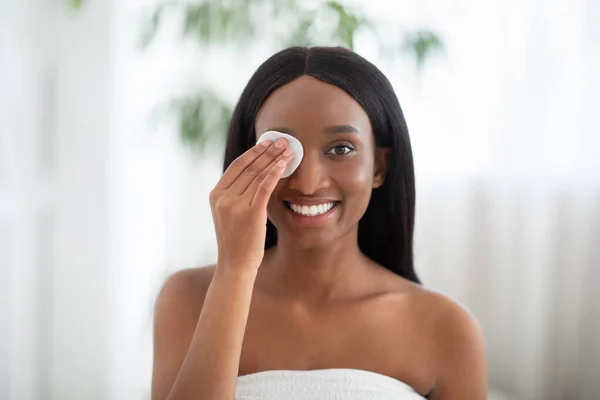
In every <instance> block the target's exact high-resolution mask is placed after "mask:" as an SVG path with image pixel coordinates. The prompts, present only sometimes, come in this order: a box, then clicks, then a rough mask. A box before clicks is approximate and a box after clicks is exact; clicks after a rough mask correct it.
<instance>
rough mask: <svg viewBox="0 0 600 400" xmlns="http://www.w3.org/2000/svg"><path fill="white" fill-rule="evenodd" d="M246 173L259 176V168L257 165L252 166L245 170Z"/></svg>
mask: <svg viewBox="0 0 600 400" xmlns="http://www.w3.org/2000/svg"><path fill="white" fill-rule="evenodd" d="M244 173H245V174H248V175H252V176H254V175H257V174H258V168H257V167H256V165H254V164H251V165H249V166H248V167H247V168H246V169H245V170H244Z"/></svg>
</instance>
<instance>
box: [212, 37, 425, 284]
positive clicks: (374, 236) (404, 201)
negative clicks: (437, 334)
mask: <svg viewBox="0 0 600 400" xmlns="http://www.w3.org/2000/svg"><path fill="white" fill-rule="evenodd" d="M303 75H309V76H312V77H314V78H316V79H318V80H320V81H322V82H325V83H328V84H331V85H335V86H337V87H339V88H341V89H342V90H344V91H345V92H346V93H348V94H349V95H350V96H352V97H353V98H354V99H355V100H356V101H357V102H358V103H359V104H360V105H361V106H362V108H363V109H364V110H365V112H366V113H367V115H368V117H369V119H370V122H371V127H372V130H373V134H374V136H375V144H376V146H377V147H386V148H389V161H388V168H387V173H386V177H385V180H384V183H383V185H382V186H380V187H379V188H377V189H374V190H373V192H372V195H371V199H370V201H369V205H368V207H367V210H366V212H365V214H364V215H363V217H362V218H361V220H360V222H359V226H358V245H359V248H360V249H361V251H362V252H363V253H364V254H365V255H366V256H368V257H369V258H371V259H372V260H373V261H375V262H377V263H378V264H380V265H382V266H384V267H385V268H387V269H389V270H390V271H392V272H395V273H396V274H398V275H400V276H402V277H404V278H406V279H409V280H411V281H413V282H416V283H420V280H419V278H418V277H417V274H416V272H415V270H414V265H413V232H414V220H415V177H414V166H413V156H412V148H411V145H410V138H409V136H408V128H407V126H406V121H405V120H404V115H403V113H402V109H401V107H400V104H399V102H398V99H397V97H396V94H395V93H394V90H393V88H392V85H391V84H390V82H389V81H388V79H387V78H386V77H385V75H383V73H381V71H379V69H377V67H375V66H374V65H373V64H371V63H370V62H369V61H367V60H365V59H364V58H362V57H361V56H359V55H358V54H356V53H354V52H352V51H350V50H347V49H344V48H341V47H291V48H288V49H285V50H282V51H280V52H278V53H277V54H275V55H273V56H272V57H270V58H269V59H268V60H267V61H265V62H264V63H263V64H262V65H261V66H260V67H259V68H258V70H257V71H256V72H255V73H254V75H253V76H252V77H251V78H250V81H249V82H248V85H247V86H246V88H245V89H244V91H243V92H242V95H241V97H240V99H239V101H238V103H237V106H236V108H235V110H234V113H233V116H232V119H231V123H230V125H229V132H228V134H227V145H226V149H225V161H224V165H223V170H225V169H227V167H228V166H229V164H231V162H232V161H233V160H235V159H236V158H237V157H239V156H240V155H242V154H243V153H244V152H246V151H247V150H248V149H250V148H251V147H252V146H254V145H255V144H256V133H255V130H254V125H255V119H256V116H257V114H258V111H259V109H260V108H261V107H262V105H263V103H264V102H265V100H266V99H267V97H268V96H269V95H270V94H271V93H272V92H273V91H274V90H276V89H278V88H280V87H282V86H284V85H285V84H287V83H289V82H291V81H293V80H295V79H297V78H299V77H300V76H303ZM276 243H277V230H276V228H275V226H273V224H272V223H271V222H270V221H268V222H267V237H266V241H265V249H268V248H269V247H271V246H273V245H275V244H276Z"/></svg>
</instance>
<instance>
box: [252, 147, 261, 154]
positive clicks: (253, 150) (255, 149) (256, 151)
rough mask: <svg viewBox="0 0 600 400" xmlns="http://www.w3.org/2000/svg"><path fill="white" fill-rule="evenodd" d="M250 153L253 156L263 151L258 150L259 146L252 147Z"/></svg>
mask: <svg viewBox="0 0 600 400" xmlns="http://www.w3.org/2000/svg"><path fill="white" fill-rule="evenodd" d="M252 152H253V153H255V154H261V153H262V152H263V149H262V148H260V147H259V146H253V147H252Z"/></svg>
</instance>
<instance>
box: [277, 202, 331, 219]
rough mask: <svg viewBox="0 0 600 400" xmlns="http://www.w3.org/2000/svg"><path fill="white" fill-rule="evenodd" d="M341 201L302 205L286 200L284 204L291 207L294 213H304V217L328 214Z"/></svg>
mask: <svg viewBox="0 0 600 400" xmlns="http://www.w3.org/2000/svg"><path fill="white" fill-rule="evenodd" d="M338 203H339V202H336V201H330V202H327V203H322V204H313V205H310V206H308V205H300V204H294V203H290V202H287V201H285V202H284V204H285V205H286V206H287V208H288V209H290V210H291V211H292V212H293V213H295V214H298V215H302V216H304V217H317V216H319V215H323V214H327V213H328V212H329V211H331V209H332V208H333V207H335V206H336V205H337V204H338Z"/></svg>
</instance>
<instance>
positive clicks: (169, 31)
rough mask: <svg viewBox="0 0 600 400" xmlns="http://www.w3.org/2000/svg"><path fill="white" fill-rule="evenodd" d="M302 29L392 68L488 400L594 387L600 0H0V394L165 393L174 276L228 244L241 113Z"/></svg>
mask: <svg viewBox="0 0 600 400" xmlns="http://www.w3.org/2000/svg"><path fill="white" fill-rule="evenodd" d="M290 44H315V45H319V44H325V45H331V44H339V45H343V46H346V47H351V48H353V49H354V50H355V51H357V52H358V53H359V54H361V55H363V56H364V57H366V58H367V59H369V60H370V61H372V62H373V63H375V64H376V65H377V66H379V67H380V69H381V70H382V71H383V72H384V73H385V74H386V75H387V76H388V78H389V79H390V80H391V82H392V84H393V86H394V88H395V89H396V92H397V95H398V97H399V99H400V103H401V104H402V107H403V109H404V112H405V115H406V118H407V122H408V125H409V130H410V133H411V138H412V142H413V148H414V154H415V165H416V173H417V220H416V239H415V240H416V242H415V256H416V268H417V271H418V273H419V274H420V276H421V278H422V280H423V281H424V283H425V285H426V286H427V287H429V288H431V289H434V290H438V291H441V292H443V293H446V294H448V295H450V296H452V297H453V298H455V299H456V300H458V301H459V302H461V303H462V304H464V305H465V306H467V307H468V308H469V309H470V310H471V311H472V312H473V313H474V314H475V315H476V316H477V318H478V319H479V321H480V323H481V325H482V327H483V330H484V334H485V338H486V343H487V351H488V363H489V374H490V386H491V390H493V392H494V393H495V394H494V395H490V398H492V396H497V397H494V398H502V399H524V400H529V399H531V400H534V399H569V400H575V399H582V400H583V399H585V400H592V399H599V398H600V379H599V378H600V295H598V294H597V293H596V290H597V289H598V287H599V285H600V72H599V71H600V2H599V1H597V0H545V1H541V0H518V1H517V0H447V1H441V0H438V1H435V0H393V1H392V0H388V1H385V0H379V1H374V0H370V1H367V0H362V1H361V0H353V1H340V2H334V1H329V2H327V1H318V0H312V1H300V0H298V1H295V0H271V1H268V0H230V1H223V2H218V1H209V0H207V1H200V0H197V1H191V0H190V1H187V2H180V1H165V2H157V1H155V0H153V1H150V0H119V1H117V0H87V1H84V0H63V1H60V0H53V1H48V0H1V1H0V399H10V400H13V399H14V400H26V399H52V400H66V399H83V398H85V399H115V400H116V399H128V400H131V399H148V398H149V393H150V391H149V385H150V377H151V364H152V346H151V343H152V325H151V323H152V312H153V303H154V299H155V297H156V294H157V291H158V290H159V288H160V286H161V284H162V283H163V281H164V279H165V278H166V277H167V276H168V275H169V274H171V273H172V272H174V271H176V270H179V269H182V268H188V267H195V266H200V265H205V264H209V263H212V262H214V261H215V259H216V242H215V238H214V234H213V226H212V218H211V214H210V209H209V205H208V193H209V191H210V190H211V189H212V187H213V185H214V184H215V183H216V182H217V180H218V179H219V176H220V173H221V162H222V153H223V140H222V139H223V135H224V130H225V126H226V124H227V119H228V117H229V113H230V110H231V107H232V106H233V105H234V104H235V102H236V100H237V97H238V96H239V94H240V93H241V91H242V89H243V87H244V86H245V84H246V82H247V80H248V79H249V77H250V75H251V74H252V73H253V72H254V70H255V69H256V68H257V67H258V66H259V64H260V63H261V62H262V61H264V60H265V59H266V58H267V57H269V56H270V55H271V54H273V53H274V52H275V51H277V50H279V49H281V48H283V47H285V46H287V45H290Z"/></svg>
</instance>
